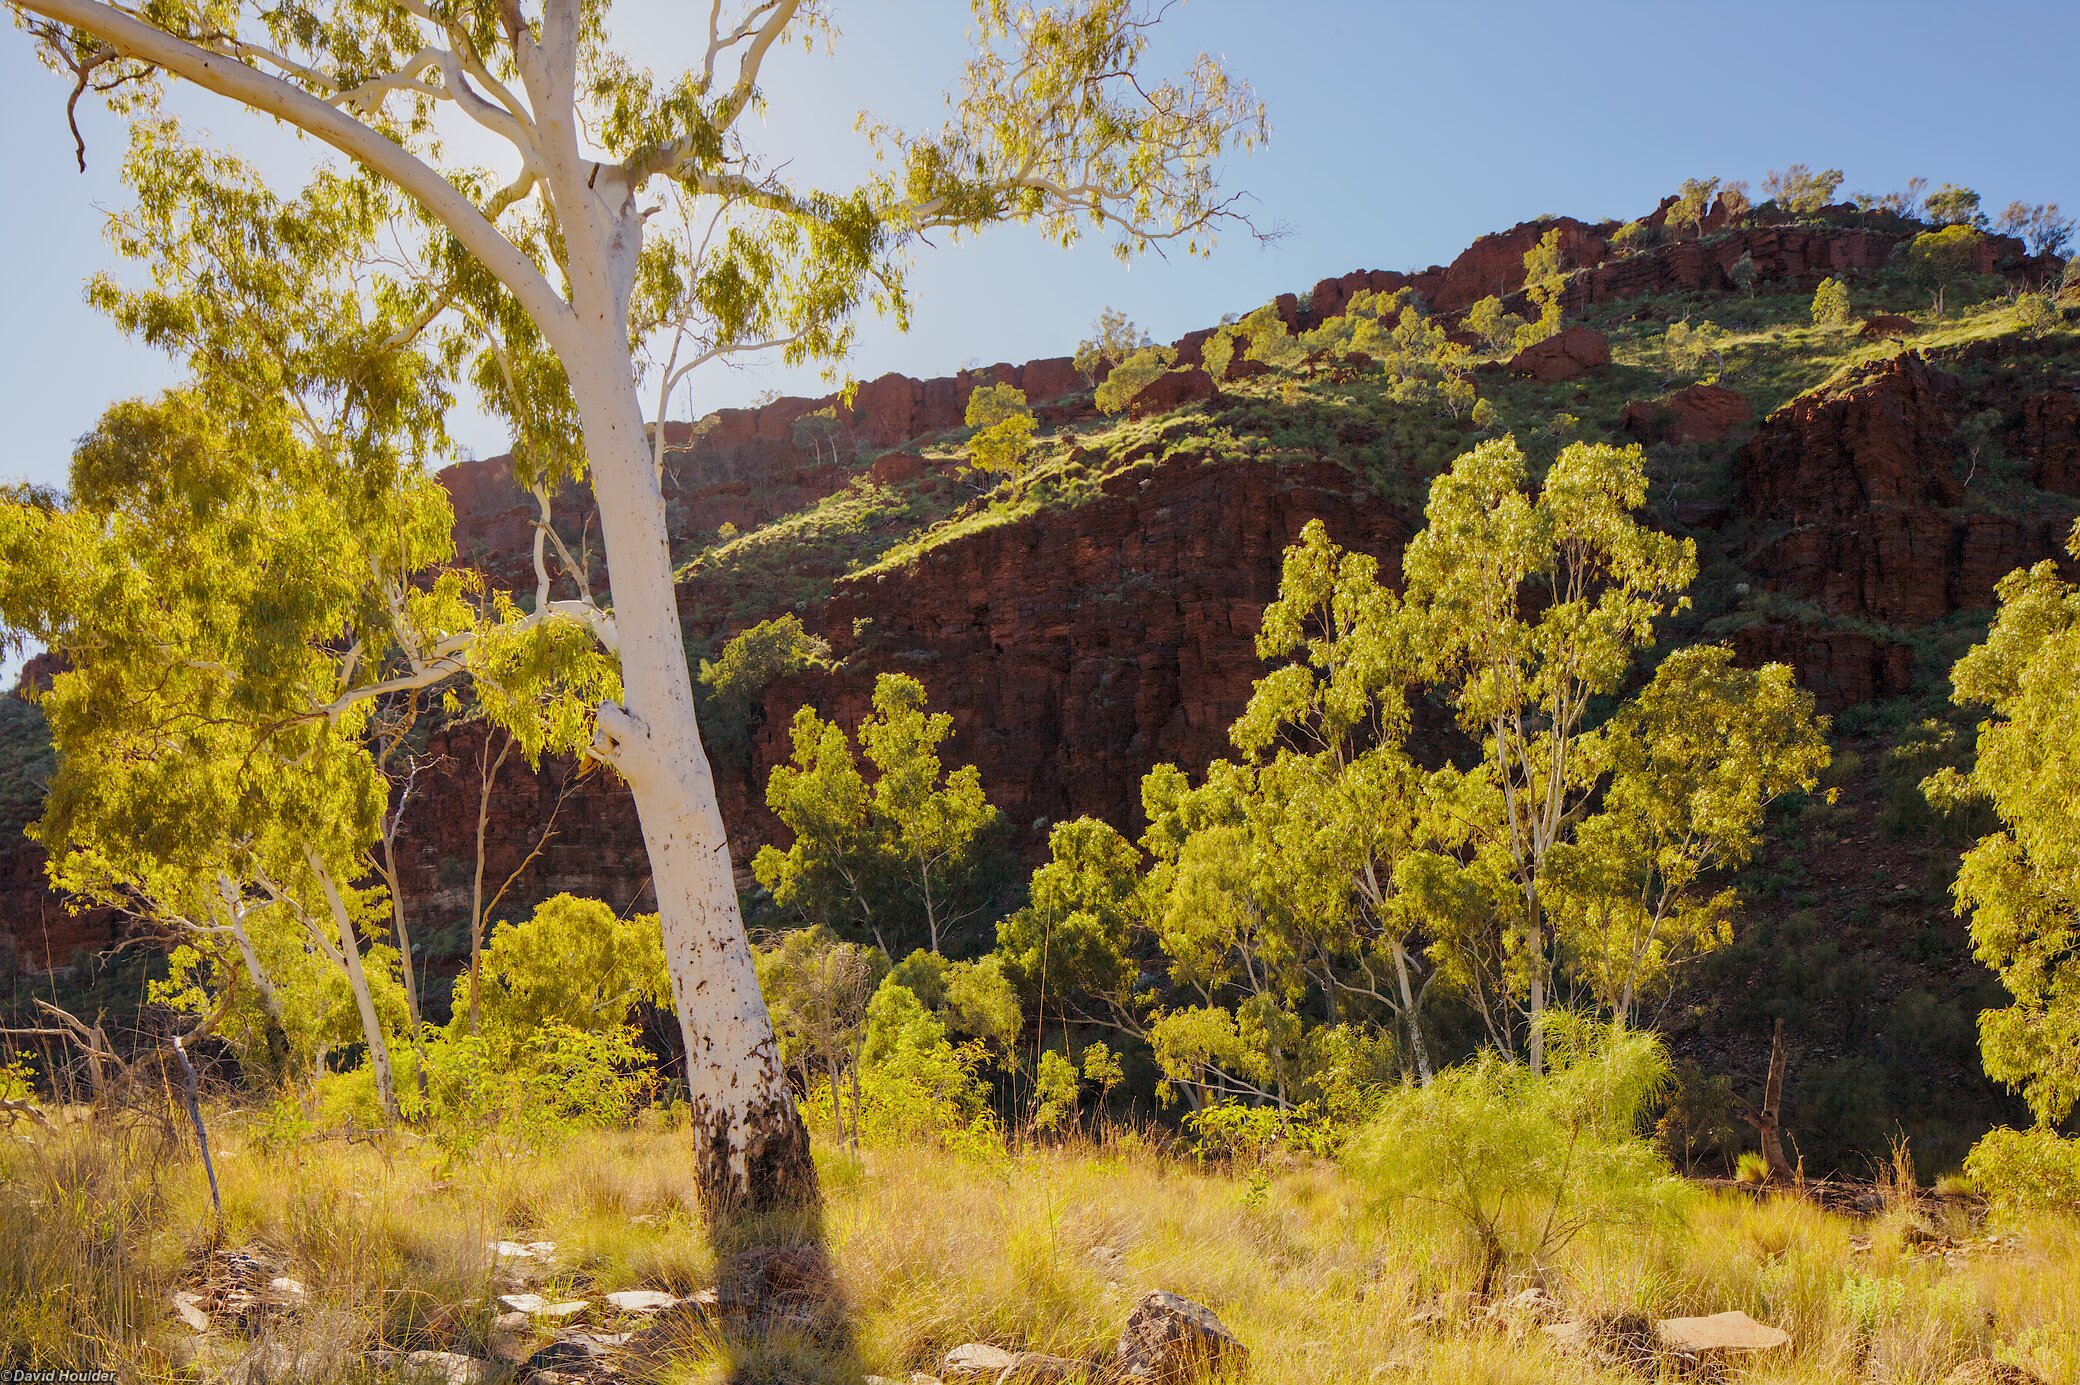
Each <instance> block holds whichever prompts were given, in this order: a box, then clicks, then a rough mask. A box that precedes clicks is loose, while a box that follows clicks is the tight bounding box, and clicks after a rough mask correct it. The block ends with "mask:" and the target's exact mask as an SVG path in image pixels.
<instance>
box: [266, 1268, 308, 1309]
mask: <svg viewBox="0 0 2080 1385" xmlns="http://www.w3.org/2000/svg"><path fill="white" fill-rule="evenodd" d="M260 1297H261V1298H262V1299H264V1300H266V1301H267V1302H269V1303H302V1302H303V1301H304V1300H305V1299H307V1298H309V1297H310V1294H309V1293H307V1292H306V1291H305V1290H304V1287H303V1285H302V1284H300V1283H298V1282H297V1281H296V1280H293V1279H289V1278H286V1277H283V1276H279V1275H278V1276H276V1277H275V1278H273V1279H270V1280H268V1281H267V1288H266V1289H265V1290H263V1291H262V1292H261V1295H260Z"/></svg>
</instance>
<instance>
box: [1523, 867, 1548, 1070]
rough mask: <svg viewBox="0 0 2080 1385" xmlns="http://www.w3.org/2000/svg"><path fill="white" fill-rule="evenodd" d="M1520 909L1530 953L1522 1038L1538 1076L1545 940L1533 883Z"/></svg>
mask: <svg viewBox="0 0 2080 1385" xmlns="http://www.w3.org/2000/svg"><path fill="white" fill-rule="evenodd" d="M1524 910H1525V923H1526V927H1525V930H1524V947H1525V950H1526V951H1528V952H1529V953H1530V954H1531V1032H1530V1033H1529V1034H1528V1035H1526V1039H1527V1043H1528V1048H1529V1054H1530V1064H1531V1071H1532V1072H1534V1073H1542V1072H1544V1071H1545V1070H1546V1030H1545V1025H1544V1023H1543V1022H1542V1021H1543V1020H1544V1019H1545V1013H1546V939H1545V928H1544V926H1543V920H1542V919H1541V918H1540V917H1539V911H1538V885H1537V884H1536V883H1535V882H1534V883H1533V884H1532V885H1531V886H1530V887H1529V888H1527V889H1526V890H1525V891H1524Z"/></svg>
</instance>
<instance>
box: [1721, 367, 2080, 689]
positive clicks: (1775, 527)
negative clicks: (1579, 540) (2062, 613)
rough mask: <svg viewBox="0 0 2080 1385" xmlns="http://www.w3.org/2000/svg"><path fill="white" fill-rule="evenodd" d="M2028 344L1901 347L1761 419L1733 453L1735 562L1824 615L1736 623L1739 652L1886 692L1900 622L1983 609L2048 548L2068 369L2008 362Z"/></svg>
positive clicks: (2069, 439)
mask: <svg viewBox="0 0 2080 1385" xmlns="http://www.w3.org/2000/svg"><path fill="white" fill-rule="evenodd" d="M2028 356H2029V349H2028V348H2027V347H2026V346H2022V347H2018V345H2017V344H2016V343H2013V342H2007V341H2001V342H1995V343H1991V344H1988V345H1986V346H1979V347H1973V348H1970V349H1968V350H1965V351H1961V352H1954V353H1951V354H1950V355H1949V356H1947V357H1942V358H1939V360H1938V361H1934V362H1932V361H1931V360H1929V359H1927V358H1925V357H1924V356H1923V355H1922V354H1920V353H1918V352H1906V353H1903V354H1901V355H1897V356H1894V357H1891V358H1890V359H1887V360H1883V361H1878V362H1875V363H1872V364H1870V365H1866V366H1863V367H1861V368H1859V369H1857V370H1856V371H1854V372H1852V373H1851V374H1849V375H1848V376H1847V377H1846V378H1845V379H1843V380H1841V381H1839V382H1837V383H1836V384H1834V385H1833V386H1832V387H1830V388H1827V389H1824V390H1819V391H1815V392H1813V393H1810V394H1806V395H1801V396H1800V397H1799V398H1797V399H1794V400H1793V401H1791V403H1789V404H1787V405H1786V406H1785V407H1784V408H1782V409H1779V410H1778V411H1777V412H1776V413H1774V414H1772V415H1771V416H1770V417H1769V418H1768V419H1766V420H1764V421H1763V423H1762V424H1761V426H1760V427H1759V428H1757V430H1756V432H1755V434H1754V436H1753V437H1752V438H1750V439H1749V441H1748V442H1747V443H1746V444H1745V445H1744V446H1743V447H1742V448H1741V449H1740V451H1739V452H1738V453H1737V454H1736V458H1735V463H1734V482H1735V491H1736V495H1737V497H1738V500H1737V506H1738V508H1739V510H1740V511H1741V513H1742V514H1743V516H1744V518H1745V519H1746V521H1747V523H1748V526H1749V529H1750V532H1751V535H1752V540H1751V541H1752V546H1751V548H1750V550H1749V551H1748V552H1747V553H1746V554H1745V555H1743V566H1744V567H1746V568H1748V569H1749V570H1750V571H1751V572H1752V573H1753V574H1754V575H1755V577H1756V579H1757V581H1758V582H1759V583H1760V585H1761V586H1762V587H1763V588H1764V589H1766V590H1768V591H1770V592H1773V593H1776V594H1779V595H1781V596H1786V597H1789V598H1792V599H1794V600H1795V601H1797V602H1799V603H1802V604H1803V605H1805V606H1806V607H1808V608H1810V609H1811V610H1813V611H1816V612H1817V613H1818V614H1819V615H1820V617H1821V619H1819V620H1813V619H1797V618H1790V617H1773V618H1772V619H1770V620H1768V621H1766V622H1764V623H1763V624H1761V625H1759V626H1755V627H1750V628H1748V629H1744V630H1741V631H1739V632H1737V634H1736V644H1737V647H1738V648H1739V649H1740V650H1741V652H1742V653H1743V654H1744V655H1746V656H1748V657H1752V658H1787V659H1789V660H1790V661H1791V662H1793V663H1794V664H1796V665H1798V667H1799V669H1800V672H1801V675H1802V676H1803V677H1804V678H1805V679H1806V681H1807V683H1808V685H1809V686H1811V687H1813V688H1814V690H1815V691H1816V692H1818V693H1820V695H1821V696H1822V697H1823V698H1824V699H1825V700H1826V701H1827V702H1828V703H1829V704H1830V705H1833V706H1837V707H1840V706H1848V705H1851V704H1854V703H1857V702H1864V701H1871V700H1874V699H1877V698H1882V697H1892V696H1897V695H1899V694H1901V693H1904V692H1906V691H1907V690H1908V688H1909V686H1910V685H1911V681H1912V678H1913V673H1914V667H1913V658H1912V654H1911V650H1910V649H1909V648H1908V645H1907V640H1908V638H1909V635H1910V633H1911V632H1912V631H1914V630H1916V629H1919V628H1922V627H1927V626H1930V625H1933V624H1935V623H1937V622H1939V621H1942V620H1944V619H1946V618H1947V617H1951V616H1954V615H1957V614H1958V613H1960V612H1966V611H1978V610H1984V609H1987V608H1990V607H1992V606H1993V604H1994V602H1995V600H1996V596H1995V587H1996V586H1997V585H1998V583H1999V582H2000V579H2001V578H2002V577H2004V576H2005V575H2007V574H2008V573H2010V572H2012V571H2014V570H2015V569H2016V568H2018V567H2024V566H2027V565H2029V564H2030V563H2033V562H2037V561H2039V560H2041V559H2044V558H2047V557H2056V556H2058V555H2059V552H2060V546H2061V543H2062V541H2063V539H2064V537H2065V535H2066V534H2067V532H2068V531H2069V530H2070V528H2071V526H2072V522H2073V512H2074V509H2075V507H2074V506H2072V505H2071V504H2068V503H2064V500H2063V497H2065V496H2070V495H2074V494H2080V487H2076V486H2075V484H2074V483H2075V481H2076V480H2080V469H2076V466H2075V459H2076V457H2080V395H2076V392H2075V385H2076V383H2080V382H2076V381H2075V380H2073V379H2061V378H2060V377H2059V376H2058V375H2057V374H2055V373H2053V374H2051V375H2049V376H2047V375H2046V374H2044V373H2043V372H2041V371H2032V370H2027V369H2018V368H2017V367H2026V366H2029V365H2032V364H2038V363H2035V362H2031V361H2030V360H2029V359H2028ZM1959 372H1969V373H1972V374H1974V375H1978V376H1982V377H1986V378H1982V379H1979V380H1978V381H1977V383H1975V384H1974V385H1972V386H1971V387H1967V385H1966V383H1965V381H1964V380H1963V379H1962V378H1961V376H1960V373H1959Z"/></svg>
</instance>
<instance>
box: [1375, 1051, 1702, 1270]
mask: <svg viewBox="0 0 2080 1385" xmlns="http://www.w3.org/2000/svg"><path fill="white" fill-rule="evenodd" d="M1549 1022H1550V1028H1549V1030H1548V1037H1547V1046H1548V1054H1549V1061H1550V1064H1551V1066H1550V1068H1549V1069H1548V1071H1547V1072H1545V1073H1544V1074H1537V1073H1533V1072H1532V1071H1531V1070H1530V1069H1529V1068H1528V1067H1525V1066H1523V1065H1521V1064H1518V1063H1513V1062H1509V1061H1507V1060H1505V1059H1502V1058H1500V1057H1497V1056H1495V1055H1494V1054H1492V1053H1483V1054H1481V1055H1480V1056H1478V1057H1476V1058H1474V1059H1471V1060H1469V1061H1468V1062H1465V1063H1462V1064H1460V1065H1459V1066H1457V1067H1453V1068H1448V1069H1446V1070H1445V1071H1443V1072H1441V1073H1439V1074H1438V1075H1437V1077H1436V1079H1435V1080H1434V1081H1433V1082H1431V1083H1430V1084H1429V1085H1428V1086H1414V1085H1407V1086H1402V1087H1399V1088H1397V1089H1395V1090H1393V1091H1391V1092H1389V1093H1387V1094H1386V1097H1385V1099H1384V1101H1383V1103H1382V1106H1381V1110H1380V1112H1379V1114H1378V1115H1377V1116H1376V1117H1374V1118H1373V1120H1372V1121H1371V1122H1370V1123H1369V1124H1368V1125H1367V1126H1366V1127H1365V1128H1364V1129H1363V1130H1361V1131H1360V1132H1359V1133H1358V1134H1357V1135H1356V1136H1354V1137H1353V1138H1352V1140H1351V1142H1350V1145H1349V1147H1348V1149H1347V1151H1346V1154H1345V1159H1346V1162H1347V1163H1348V1165H1349V1166H1350V1168H1351V1170H1352V1171H1353V1173H1354V1174H1355V1175H1356V1176H1357V1178H1358V1180H1359V1181H1360V1183H1362V1184H1363V1185H1364V1186H1365V1187H1366V1188H1367V1189H1368V1190H1369V1191H1371V1192H1372V1193H1373V1195H1374V1196H1376V1197H1378V1198H1380V1199H1381V1200H1382V1201H1385V1202H1389V1203H1396V1204H1404V1205H1410V1206H1420V1205H1429V1206H1434V1207H1437V1208H1441V1209H1443V1212H1444V1214H1445V1216H1446V1218H1447V1220H1448V1222H1449V1223H1450V1224H1451V1226H1452V1227H1453V1228H1454V1229H1455V1230H1456V1231H1457V1232H1458V1234H1459V1235H1460V1236H1461V1237H1462V1238H1463V1242H1464V1244H1465V1248H1466V1250H1467V1251H1468V1253H1469V1258H1470V1259H1471V1260H1472V1262H1473V1263H1474V1264H1475V1265H1476V1266H1477V1267H1478V1269H1477V1283H1476V1285H1475V1287H1476V1289H1477V1291H1478V1292H1479V1293H1481V1294H1483V1295H1485V1294H1487V1293H1488V1292H1489V1291H1490V1290H1492V1289H1493V1288H1494V1287H1495V1286H1496V1284H1497V1283H1498V1282H1499V1279H1500V1276H1501V1275H1502V1274H1503V1273H1504V1271H1505V1270H1507V1269H1508V1268H1509V1267H1510V1266H1511V1265H1517V1264H1526V1263H1534V1262H1542V1261H1544V1260H1545V1259H1547V1258H1548V1257H1550V1256H1552V1255H1553V1254H1555V1253H1557V1252H1558V1251H1559V1250H1560V1249H1561V1248H1562V1247H1564V1246H1565V1245H1566V1244H1567V1242H1568V1241H1569V1240H1571V1239H1572V1238H1573V1237H1574V1236H1575V1235H1576V1234H1578V1233H1579V1232H1581V1231H1583V1230H1585V1229H1587V1228H1589V1227H1592V1226H1606V1225H1612V1224H1618V1223H1640V1222H1644V1221H1647V1220H1649V1219H1651V1218H1653V1217H1655V1216H1656V1215H1659V1214H1663V1213H1665V1212H1666V1210H1667V1209H1668V1208H1669V1207H1670V1205H1671V1199H1672V1197H1673V1196H1674V1190H1675V1189H1676V1187H1677V1186H1678V1185H1677V1184H1676V1182H1675V1180H1674V1178H1673V1176H1672V1174H1671V1171H1670V1169H1669V1166H1668V1162H1667V1160H1666V1159H1664V1158H1663V1157H1662V1156H1661V1154H1660V1153H1659V1152H1658V1151H1657V1150H1656V1149H1655V1148H1654V1147H1653V1145H1651V1144H1650V1143H1648V1142H1647V1141H1646V1140H1644V1139H1642V1138H1641V1137H1640V1134H1639V1129H1640V1122H1641V1120H1642V1118H1643V1117H1644V1116H1645V1114H1646V1111H1647V1108H1648V1106H1649V1104H1650V1103H1651V1102H1652V1101H1653V1100H1654V1098H1655V1097H1656V1095H1657V1094H1658V1093H1659V1092H1660V1091H1661V1090H1662V1089H1663V1088H1664V1087H1665V1086H1666V1085H1667V1082H1668V1077H1669V1066H1668V1055H1667V1053H1666V1051H1665V1050H1664V1049H1663V1048H1662V1046H1661V1042H1660V1040H1659V1039H1657V1038H1655V1037H1654V1036H1653V1035H1651V1034H1647V1033H1643V1032H1641V1031H1638V1030H1629V1029H1622V1028H1618V1027H1615V1026H1612V1027H1605V1026H1602V1025H1598V1024H1596V1023H1594V1022H1593V1021H1588V1020H1584V1019H1580V1018H1577V1017H1574V1016H1569V1015H1564V1014H1557V1015H1552V1016H1549Z"/></svg>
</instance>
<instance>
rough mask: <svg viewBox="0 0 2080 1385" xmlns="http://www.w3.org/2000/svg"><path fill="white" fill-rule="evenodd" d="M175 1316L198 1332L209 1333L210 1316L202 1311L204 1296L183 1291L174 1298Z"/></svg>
mask: <svg viewBox="0 0 2080 1385" xmlns="http://www.w3.org/2000/svg"><path fill="white" fill-rule="evenodd" d="M173 1311H174V1314H175V1316H177V1317H179V1318H180V1320H181V1321H182V1322H184V1323H186V1324H187V1325H188V1326H189V1327H191V1328H193V1329H194V1330H195V1331H197V1332H207V1331H209V1314H207V1313H205V1312H203V1311H202V1296H201V1295H200V1294H192V1293H189V1292H188V1291H187V1290H186V1289H182V1290H180V1291H179V1292H177V1293H176V1294H174V1296H173Z"/></svg>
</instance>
